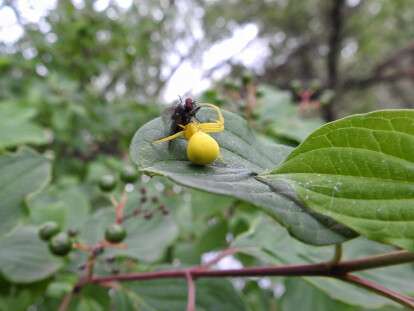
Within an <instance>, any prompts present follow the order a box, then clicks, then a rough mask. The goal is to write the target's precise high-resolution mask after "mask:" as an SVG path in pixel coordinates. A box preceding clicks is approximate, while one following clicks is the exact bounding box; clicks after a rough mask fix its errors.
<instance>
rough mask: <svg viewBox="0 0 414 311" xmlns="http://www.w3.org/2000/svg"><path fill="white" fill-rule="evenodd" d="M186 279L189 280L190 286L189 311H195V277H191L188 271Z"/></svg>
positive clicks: (188, 284)
mask: <svg viewBox="0 0 414 311" xmlns="http://www.w3.org/2000/svg"><path fill="white" fill-rule="evenodd" d="M185 278H186V279H187V286H188V298H187V311H195V304H196V292H195V291H196V288H195V285H194V280H193V276H192V275H191V272H190V271H187V273H186V274H185Z"/></svg>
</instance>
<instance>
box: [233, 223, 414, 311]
mask: <svg viewBox="0 0 414 311" xmlns="http://www.w3.org/2000/svg"><path fill="white" fill-rule="evenodd" d="M232 246H234V247H237V248H238V249H240V250H241V251H242V252H244V253H246V254H249V255H252V256H254V257H256V258H258V259H260V260H261V261H262V262H264V263H266V264H301V263H309V264H310V263H319V262H324V261H328V260H330V259H331V258H332V257H333V250H334V248H333V247H332V246H324V247H315V246H310V245H307V244H303V243H301V242H299V241H297V240H294V239H292V238H291V237H290V236H289V235H288V234H287V232H286V230H285V229H284V228H282V227H280V226H278V225H276V224H275V223H274V221H272V220H271V219H269V218H263V219H259V220H258V221H257V222H256V224H255V225H254V226H253V227H252V228H251V229H250V230H249V231H248V232H246V233H245V234H242V235H240V236H239V237H238V238H237V239H236V240H235V241H234V242H233V244H232ZM343 248H344V250H343V252H344V255H343V259H345V260H350V259H355V258H357V257H363V256H369V255H376V254H382V253H386V252H389V251H392V250H393V248H392V247H391V246H388V245H384V244H379V243H377V242H373V241H370V240H366V239H364V238H358V239H355V240H353V241H348V242H346V243H344V244H343ZM357 274H358V275H360V276H361V277H364V278H367V279H370V280H373V281H375V282H378V283H380V284H382V285H384V286H385V287H388V288H390V289H393V290H395V291H397V292H402V293H406V294H408V295H410V294H411V295H412V294H414V284H413V283H412V279H413V278H414V270H413V269H412V266H411V265H410V264H404V265H399V266H393V267H387V268H381V269H375V270H367V271H364V272H359V273H357ZM303 279H304V280H306V281H307V282H308V283H309V284H311V285H313V286H314V287H316V288H317V289H319V290H321V291H323V292H325V293H326V294H327V295H328V296H330V297H331V298H333V299H336V300H339V301H342V302H343V303H346V304H352V305H357V306H362V307H365V308H379V307H382V306H385V305H393V304H394V303H393V302H392V301H391V300H388V299H386V298H384V297H382V296H378V295H375V294H373V293H371V292H368V291H366V290H364V289H361V288H359V287H356V286H354V285H351V284H348V283H345V282H343V281H339V280H336V279H333V278H322V277H303Z"/></svg>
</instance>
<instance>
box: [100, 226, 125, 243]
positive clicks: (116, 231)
mask: <svg viewBox="0 0 414 311" xmlns="http://www.w3.org/2000/svg"><path fill="white" fill-rule="evenodd" d="M126 235H127V233H126V231H125V229H124V227H122V226H121V225H119V224H112V225H110V226H108V227H107V228H106V230H105V239H106V240H107V241H108V242H111V243H120V242H122V241H123V240H124V239H125V237H126Z"/></svg>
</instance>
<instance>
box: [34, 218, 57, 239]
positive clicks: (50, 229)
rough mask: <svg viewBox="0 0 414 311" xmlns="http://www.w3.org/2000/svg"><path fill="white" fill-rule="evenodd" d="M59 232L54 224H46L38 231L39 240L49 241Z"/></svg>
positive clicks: (51, 222) (52, 222) (50, 222)
mask: <svg viewBox="0 0 414 311" xmlns="http://www.w3.org/2000/svg"><path fill="white" fill-rule="evenodd" d="M59 231H60V228H59V225H58V224H57V223H56V222H54V221H49V222H46V223H44V224H43V225H42V226H41V227H40V229H39V238H41V239H42V240H43V241H49V240H50V238H51V237H53V236H54V235H56V234H58V233H59Z"/></svg>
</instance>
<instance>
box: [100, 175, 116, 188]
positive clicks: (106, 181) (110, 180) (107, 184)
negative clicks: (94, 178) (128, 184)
mask: <svg viewBox="0 0 414 311" xmlns="http://www.w3.org/2000/svg"><path fill="white" fill-rule="evenodd" d="M115 187H116V180H115V177H114V176H112V175H105V176H103V177H102V178H101V180H100V181H99V188H100V189H101V190H102V191H103V192H110V191H112V190H114V189H115Z"/></svg>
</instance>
